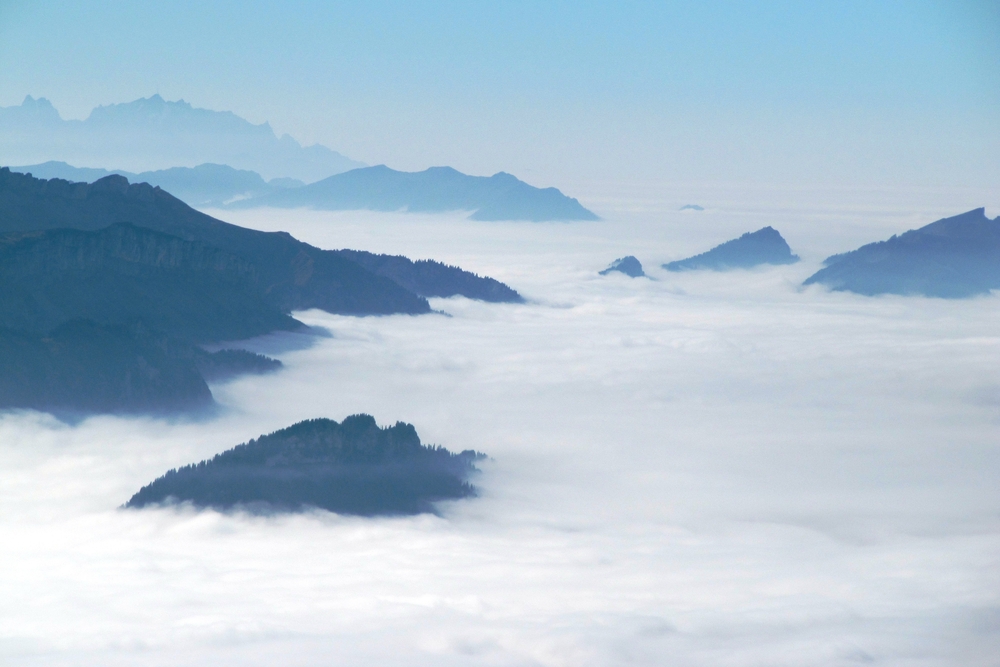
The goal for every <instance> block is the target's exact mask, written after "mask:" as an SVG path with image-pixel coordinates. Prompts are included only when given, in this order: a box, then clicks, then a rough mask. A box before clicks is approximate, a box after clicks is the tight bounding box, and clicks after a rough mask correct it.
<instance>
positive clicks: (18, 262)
mask: <svg viewBox="0 0 1000 667" xmlns="http://www.w3.org/2000/svg"><path fill="white" fill-rule="evenodd" d="M0 285H2V286H3V289H2V290H0V327H7V328H10V329H21V330H25V331H49V330H50V329H52V328H54V327H56V326H58V325H60V324H62V323H63V322H66V321H68V320H72V319H78V318H83V319H89V320H93V321H94V322H96V323H98V324H106V325H121V324H128V323H130V322H134V321H140V322H142V323H143V324H145V325H146V326H147V327H149V328H151V329H153V330H156V331H162V332H164V333H166V334H169V335H171V336H174V337H176V338H178V339H182V340H188V341H192V342H198V343H201V342H209V341H220V340H238V339H242V338H251V337H254V336H260V335H263V334H266V333H269V332H271V331H276V330H286V331H291V330H294V329H297V328H301V327H302V324H301V323H300V322H298V321H296V320H295V319H293V318H291V317H290V316H288V315H287V314H285V313H283V312H282V311H281V310H279V309H278V308H277V307H276V306H275V305H274V304H272V303H271V302H269V301H268V300H267V299H265V298H264V295H263V292H262V290H261V289H260V286H259V281H258V278H257V275H256V270H255V269H254V267H253V265H251V264H250V263H249V262H247V261H246V260H245V259H242V258H240V257H237V256H235V255H232V254H229V253H226V252H223V251H221V250H217V249H216V248H212V247H209V246H205V245H202V244H199V243H193V242H191V241H184V240H182V239H180V238H177V237H176V236H170V235H168V234H162V233H160V232H154V231H152V230H149V229H144V228H142V227H135V226H133V225H131V224H129V223H118V224H115V225H112V226H110V227H105V228H104V229H101V230H98V231H94V232H87V231H82V230H77V229H50V230H44V231H36V232H14V233H7V234H3V235H0Z"/></svg>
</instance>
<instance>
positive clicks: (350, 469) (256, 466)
mask: <svg viewBox="0 0 1000 667" xmlns="http://www.w3.org/2000/svg"><path fill="white" fill-rule="evenodd" d="M480 458H483V455H482V454H478V453H476V452H473V451H469V450H467V451H464V452H462V453H460V454H453V453H451V452H449V451H447V450H446V449H444V448H441V447H429V446H425V445H423V444H421V442H420V438H419V437H418V436H417V432H416V430H415V429H414V428H413V426H412V425H410V424H404V423H402V422H397V423H396V425H395V426H392V427H389V428H379V427H378V425H377V424H376V423H375V419H374V418H373V417H371V416H369V415H354V416H351V417H348V418H346V419H345V420H344V421H343V422H342V423H340V424H338V423H337V422H335V421H333V420H330V419H312V420H309V421H304V422H299V423H298V424H295V425H294V426H290V427H288V428H286V429H282V430H280V431H276V432H275V433H271V434H270V435H265V436H261V437H260V438H258V439H257V440H251V441H250V442H247V443H245V444H242V445H239V446H238V447H235V448H233V449H230V450H228V451H225V452H223V453H221V454H218V455H216V456H215V457H214V458H212V459H209V460H207V461H202V462H201V463H198V464H195V465H189V466H185V467H183V468H180V469H177V470H171V471H169V472H168V473H167V474H165V475H164V476H163V477H160V478H159V479H157V480H155V481H154V482H152V483H151V484H149V485H147V486H144V487H143V488H142V489H140V490H139V492H138V493H136V494H135V495H134V496H132V498H131V499H130V500H129V501H128V502H127V503H125V505H124V507H126V508H141V507H146V506H148V505H157V504H164V503H178V502H190V503H192V504H193V505H195V506H196V507H211V508H215V509H220V510H227V509H233V508H243V509H248V510H251V511H260V512H273V511H301V510H303V509H308V508H310V507H317V508H321V509H326V510H329V511H331V512H338V513H342V514H357V515H363V516H375V515H393V514H419V513H423V512H433V511H434V507H433V503H434V502H436V501H440V500H448V499H457V498H467V497H470V496H474V495H475V494H476V490H475V488H474V487H473V486H472V485H471V484H469V483H468V481H466V480H467V478H468V477H469V475H471V474H472V473H473V472H475V470H476V468H475V466H474V463H475V461H476V460H478V459H480Z"/></svg>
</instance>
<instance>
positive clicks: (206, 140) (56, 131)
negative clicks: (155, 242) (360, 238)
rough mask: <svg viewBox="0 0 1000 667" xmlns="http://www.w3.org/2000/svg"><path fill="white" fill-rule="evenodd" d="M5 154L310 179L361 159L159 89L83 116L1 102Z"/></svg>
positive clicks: (135, 168) (42, 103)
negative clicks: (225, 168)
mask: <svg viewBox="0 0 1000 667" xmlns="http://www.w3.org/2000/svg"><path fill="white" fill-rule="evenodd" d="M0 155H2V156H3V159H4V162H6V163H7V164H37V163H42V162H47V161H50V160H59V161H63V162H68V163H71V164H85V165H116V166H117V167H119V168H122V169H126V170H128V171H130V172H143V171H151V170H158V169H166V168H170V167H177V166H194V165H199V164H204V163H206V162H208V163H216V164H227V165H230V166H232V167H234V168H236V169H249V170H252V171H256V172H257V173H258V174H260V175H261V176H263V177H264V178H265V179H272V178H276V177H291V178H297V179H300V180H303V181H306V182H312V181H317V180H319V179H322V178H326V177H327V176H330V175H332V174H338V173H341V172H344V171H348V170H350V169H354V168H357V167H360V166H363V165H362V163H360V162H356V161H354V160H351V159H349V158H347V157H344V156H343V155H341V154H340V153H338V152H336V151H334V150H331V149H329V148H327V147H326V146H321V145H319V144H315V145H313V146H302V145H301V144H299V142H297V141H296V140H295V139H293V138H292V137H290V136H289V135H287V134H285V135H283V136H281V137H278V136H277V135H276V134H275V132H274V130H273V129H272V128H271V126H270V125H269V124H268V123H261V124H259V125H255V124H253V123H251V122H250V121H248V120H246V119H244V118H241V117H240V116H237V115H236V114H234V113H232V112H230V111H212V110H209V109H200V108H197V107H194V106H192V105H191V104H189V103H188V102H185V101H184V100H177V101H173V102H171V101H168V100H164V99H163V98H162V97H160V96H159V95H153V96H152V97H147V98H142V99H138V100H134V101H132V102H126V103H122V104H110V105H107V106H99V107H97V108H95V109H94V110H93V111H91V113H90V115H89V116H88V117H87V118H86V119H85V120H64V119H63V118H62V117H61V116H60V115H59V112H58V111H57V110H56V109H55V107H53V106H52V103H51V102H49V101H48V100H47V99H45V98H40V99H35V98H33V97H30V96H28V97H26V98H25V100H24V102H23V103H22V104H21V105H20V106H13V107H0Z"/></svg>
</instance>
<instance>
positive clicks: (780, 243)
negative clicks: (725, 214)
mask: <svg viewBox="0 0 1000 667" xmlns="http://www.w3.org/2000/svg"><path fill="white" fill-rule="evenodd" d="M797 261H799V257H798V255H793V254H792V249H791V248H789V247H788V243H786V242H785V239H783V238H782V237H781V234H779V233H778V230H776V229H774V228H772V227H764V228H763V229H758V230H757V231H755V232H747V233H746V234H744V235H743V236H741V237H739V238H737V239H733V240H731V241H726V242H725V243H722V244H720V245H717V246H715V247H714V248H712V249H711V250H709V251H707V252H703V253H701V254H700V255H695V256H694V257H688V258H687V259H681V260H678V261H676V262H670V263H669V264H664V265H663V268H665V269H667V270H668V271H688V270H694V269H710V270H712V271H726V270H729V269H749V268H752V267H754V266H759V265H761V264H794V263H795V262H797Z"/></svg>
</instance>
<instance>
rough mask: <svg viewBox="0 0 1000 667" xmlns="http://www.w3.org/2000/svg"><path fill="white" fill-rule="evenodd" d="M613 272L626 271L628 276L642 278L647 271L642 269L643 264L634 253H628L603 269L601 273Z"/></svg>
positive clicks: (604, 274)
mask: <svg viewBox="0 0 1000 667" xmlns="http://www.w3.org/2000/svg"><path fill="white" fill-rule="evenodd" d="M613 272H617V273H624V274H625V275H626V276H631V277H632V278H642V277H644V276H645V275H646V273H645V271H643V270H642V264H641V263H640V262H639V260H638V259H636V258H635V257H634V256H632V255H627V256H625V257H621V258H619V259H616V260H615V261H613V262H611V266H609V267H608V268H606V269H604V270H603V271H601V275H602V276H606V275H608V274H609V273H613Z"/></svg>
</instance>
